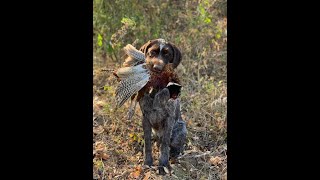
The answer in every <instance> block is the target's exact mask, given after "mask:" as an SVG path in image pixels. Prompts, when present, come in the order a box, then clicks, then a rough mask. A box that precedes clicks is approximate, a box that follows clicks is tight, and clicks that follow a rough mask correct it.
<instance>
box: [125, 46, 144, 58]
mask: <svg viewBox="0 0 320 180" xmlns="http://www.w3.org/2000/svg"><path fill="white" fill-rule="evenodd" d="M123 49H124V50H125V52H126V54H127V55H128V56H130V57H132V58H133V59H135V60H136V61H138V62H139V61H143V62H144V61H145V56H144V53H143V52H141V51H139V50H137V49H136V48H135V47H133V46H132V45H131V44H128V45H126V46H125V47H124V48H123Z"/></svg>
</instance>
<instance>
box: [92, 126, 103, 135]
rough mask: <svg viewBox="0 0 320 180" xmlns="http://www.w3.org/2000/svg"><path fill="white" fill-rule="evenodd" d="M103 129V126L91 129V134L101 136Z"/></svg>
mask: <svg viewBox="0 0 320 180" xmlns="http://www.w3.org/2000/svg"><path fill="white" fill-rule="evenodd" d="M103 131H104V129H103V126H101V125H100V126H98V127H93V133H94V134H101V133H103Z"/></svg>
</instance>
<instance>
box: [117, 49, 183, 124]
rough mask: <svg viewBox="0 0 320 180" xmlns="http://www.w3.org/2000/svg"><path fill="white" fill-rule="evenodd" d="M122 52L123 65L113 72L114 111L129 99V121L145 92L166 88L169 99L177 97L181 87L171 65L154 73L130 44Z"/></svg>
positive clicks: (139, 52) (141, 54) (143, 56)
mask: <svg viewBox="0 0 320 180" xmlns="http://www.w3.org/2000/svg"><path fill="white" fill-rule="evenodd" d="M124 50H125V52H126V54H127V55H128V57H127V58H126V60H125V62H124V63H123V67H122V68H119V69H117V70H116V71H114V72H113V74H114V75H115V76H116V77H117V79H118V81H119V84H118V86H117V88H116V92H115V94H116V109H118V108H120V107H121V106H122V105H123V104H124V103H125V102H126V101H127V100H128V99H129V98H131V104H130V108H129V112H128V117H127V118H128V119H129V120H130V119H131V118H132V117H133V115H134V112H135V108H136V105H137V102H139V100H140V99H141V98H142V97H143V95H144V94H145V93H146V92H147V93H151V92H152V91H154V92H156V91H157V90H160V89H163V88H165V87H167V88H168V89H169V91H170V97H171V98H173V99H176V98H177V97H178V95H179V93H180V89H181V85H180V81H179V78H178V76H177V74H176V73H175V72H174V66H173V64H172V63H168V64H166V65H165V66H164V69H163V70H162V71H161V72H154V71H151V70H150V67H148V64H147V63H146V61H145V55H144V53H143V52H141V51H139V50H137V49H136V48H135V47H133V46H132V45H131V44H128V45H126V46H125V47H124Z"/></svg>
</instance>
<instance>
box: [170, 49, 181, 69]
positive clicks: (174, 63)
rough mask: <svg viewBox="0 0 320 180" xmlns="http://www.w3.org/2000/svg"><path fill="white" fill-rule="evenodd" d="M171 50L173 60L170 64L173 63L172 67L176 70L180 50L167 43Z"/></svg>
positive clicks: (179, 59) (179, 58) (179, 60)
mask: <svg viewBox="0 0 320 180" xmlns="http://www.w3.org/2000/svg"><path fill="white" fill-rule="evenodd" d="M169 44H170V45H171V47H172V49H173V60H172V61H170V63H173V67H174V68H176V67H177V66H178V65H179V64H180V62H181V52H180V50H179V49H178V48H177V47H176V46H175V45H174V44H172V43H169Z"/></svg>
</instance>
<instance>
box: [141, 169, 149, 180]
mask: <svg viewBox="0 0 320 180" xmlns="http://www.w3.org/2000/svg"><path fill="white" fill-rule="evenodd" d="M150 175H151V171H149V172H147V173H145V174H144V178H143V180H148V179H149V177H150Z"/></svg>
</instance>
